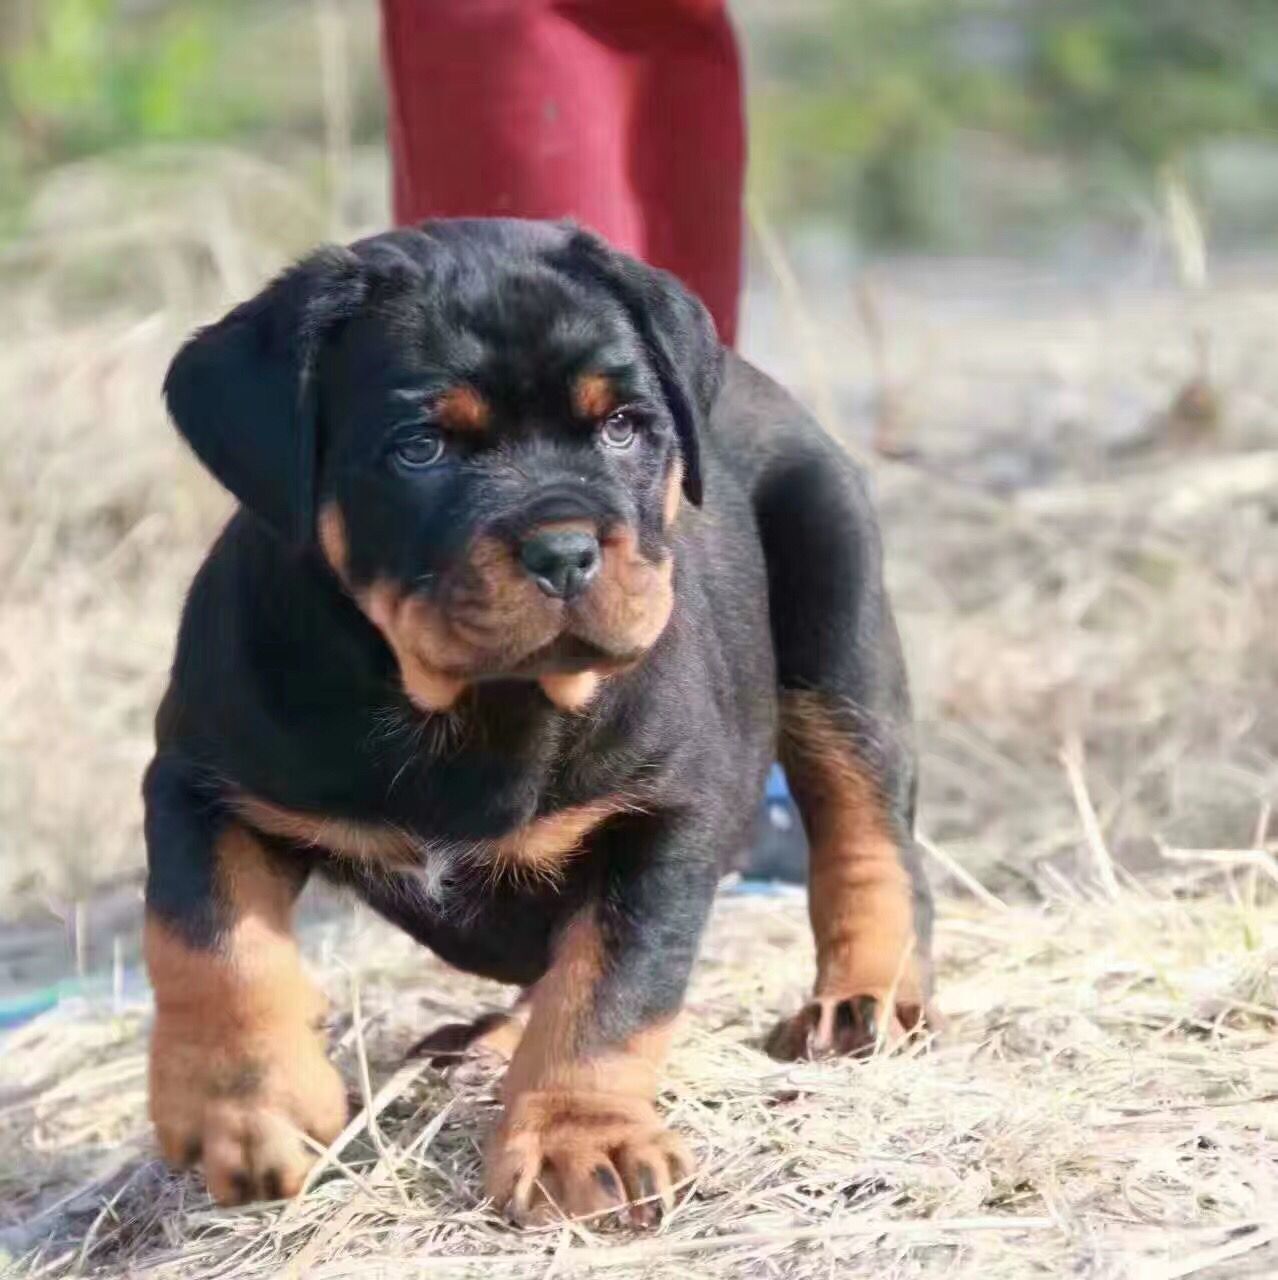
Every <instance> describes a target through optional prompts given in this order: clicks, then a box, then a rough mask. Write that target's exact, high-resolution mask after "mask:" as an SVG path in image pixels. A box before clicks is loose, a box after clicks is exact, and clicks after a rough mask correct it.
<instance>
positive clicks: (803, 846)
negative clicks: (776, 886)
mask: <svg viewBox="0 0 1278 1280" xmlns="http://www.w3.org/2000/svg"><path fill="white" fill-rule="evenodd" d="M741 874H742V877H743V878H744V879H746V880H780V881H782V882H783V883H786V884H804V883H805V882H806V881H807V878H808V841H807V837H806V836H805V835H804V832H803V822H802V820H801V819H800V817H799V810H798V806H797V805H796V804H795V803H794V797H793V796H791V794H790V788H789V786H788V785H787V783H786V780H785V772H784V770H782V768H781V766H780V765H779V764H774V765H773V766H772V769H771V772H769V774H768V781H767V785H766V786H765V787H764V789H763V802H762V804H761V806H760V810H759V817H758V821H757V822H756V823H755V834H754V843H753V844H752V845H751V847H750V851H749V853H748V855H747V856H746V859H745V863H744V866H743V867H742V869H741Z"/></svg>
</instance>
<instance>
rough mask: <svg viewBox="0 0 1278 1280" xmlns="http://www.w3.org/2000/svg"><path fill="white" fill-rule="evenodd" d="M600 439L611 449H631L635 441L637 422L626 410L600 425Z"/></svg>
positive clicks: (620, 411)
mask: <svg viewBox="0 0 1278 1280" xmlns="http://www.w3.org/2000/svg"><path fill="white" fill-rule="evenodd" d="M599 439H600V440H601V441H602V442H603V444H604V445H606V446H607V447H608V448H609V449H629V448H630V446H631V445H632V444H633V443H634V439H635V420H634V418H632V417H631V416H630V414H629V413H627V412H626V411H625V410H624V409H621V410H618V411H617V412H616V413H614V414H613V415H612V416H611V417H608V418H605V419H604V420H603V422H601V423H600V424H599Z"/></svg>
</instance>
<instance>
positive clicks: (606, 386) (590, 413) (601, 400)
mask: <svg viewBox="0 0 1278 1280" xmlns="http://www.w3.org/2000/svg"><path fill="white" fill-rule="evenodd" d="M620 403H621V402H620V400H619V398H618V396H617V388H616V387H614V386H613V384H612V379H611V378H609V377H607V376H606V375H604V374H602V373H583V374H582V375H581V377H579V378H578V379H577V381H576V382H575V383H574V384H573V389H572V404H573V408H574V409H575V410H576V411H577V414H578V415H579V416H580V417H582V418H591V419H596V418H606V417H607V416H608V414H610V413H611V412H612V411H613V410H614V409H616V407H617V406H618V404H620Z"/></svg>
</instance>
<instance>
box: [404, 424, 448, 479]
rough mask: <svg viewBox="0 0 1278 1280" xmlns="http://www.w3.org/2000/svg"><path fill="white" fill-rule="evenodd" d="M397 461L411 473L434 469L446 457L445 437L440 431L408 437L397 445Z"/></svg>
mask: <svg viewBox="0 0 1278 1280" xmlns="http://www.w3.org/2000/svg"><path fill="white" fill-rule="evenodd" d="M394 456H395V461H396V462H398V463H399V464H400V466H402V467H406V468H407V469H408V470H410V471H421V470H422V469H423V468H425V467H433V466H434V465H435V464H436V463H437V462H438V461H439V460H440V459H441V458H442V457H443V456H444V437H443V436H442V435H440V433H439V432H438V431H423V432H422V433H421V434H420V435H415V436H406V437H405V438H404V439H402V440H399V441H397V442H396V444H395V449H394Z"/></svg>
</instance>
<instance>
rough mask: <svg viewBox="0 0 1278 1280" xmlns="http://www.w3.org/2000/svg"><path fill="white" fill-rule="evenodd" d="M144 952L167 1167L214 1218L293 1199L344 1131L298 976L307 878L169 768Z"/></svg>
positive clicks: (154, 812)
mask: <svg viewBox="0 0 1278 1280" xmlns="http://www.w3.org/2000/svg"><path fill="white" fill-rule="evenodd" d="M145 796H146V804H147V846H148V860H149V872H148V876H147V914H146V924H145V928H144V952H145V957H146V965H147V970H148V973H149V975H150V978H151V985H152V987H153V988H154V991H155V1026H154V1029H153V1031H152V1034H151V1061H150V1081H149V1085H150V1088H149V1092H150V1112H151V1119H152V1121H153V1123H154V1124H155V1130H156V1135H157V1137H158V1139H159V1143H160V1149H161V1151H162V1152H163V1154H164V1156H165V1158H166V1159H167V1160H168V1161H169V1162H170V1163H172V1164H175V1165H180V1166H186V1165H192V1164H197V1163H199V1164H202V1165H203V1168H204V1173H205V1177H206V1179H207V1182H208V1187H209V1192H210V1193H211V1194H212V1196H213V1198H214V1199H215V1200H217V1201H218V1202H219V1203H222V1204H239V1203H242V1202H244V1201H246V1200H253V1199H260V1198H266V1199H278V1198H280V1197H282V1196H292V1195H296V1194H297V1192H298V1191H299V1190H300V1188H301V1185H302V1182H303V1179H304V1178H305V1176H306V1171H307V1169H308V1168H309V1167H310V1165H311V1164H312V1163H313V1162H314V1159H315V1157H314V1154H313V1151H312V1149H311V1146H310V1145H309V1144H308V1142H307V1138H309V1139H310V1140H311V1142H319V1143H322V1144H327V1143H328V1142H330V1141H332V1139H333V1138H334V1137H336V1136H337V1134H338V1133H340V1132H341V1129H342V1125H343V1124H344V1123H345V1120H346V1094H345V1089H344V1088H343V1085H342V1081H341V1077H340V1076H339V1075H338V1074H337V1072H336V1071H335V1070H334V1069H333V1067H332V1066H331V1065H330V1064H329V1062H328V1060H327V1058H326V1057H325V1054H324V1044H323V1035H322V1030H321V1026H320V1023H321V1019H322V1017H323V1013H324V1001H323V999H322V997H321V995H320V993H319V992H318V991H317V990H316V989H315V987H314V986H313V985H312V984H311V982H310V981H309V979H308V978H307V977H306V975H305V973H304V972H303V970H302V965H301V960H300V957H299V955H298V951H297V944H296V943H295V942H294V940H293V936H292V927H291V916H292V910H293V902H294V899H295V898H296V896H297V893H298V890H299V889H300V888H301V886H302V882H303V879H304V868H303V867H301V866H299V864H297V863H295V862H293V861H292V860H289V859H286V858H284V857H282V856H280V855H278V854H276V853H274V852H272V851H271V850H270V849H269V848H268V847H267V846H266V845H264V844H263V842H262V841H261V839H260V838H259V837H257V836H255V835H253V834H252V833H250V832H249V831H248V830H246V829H245V828H243V827H241V826H238V825H236V824H235V823H234V822H232V821H230V820H229V818H228V816H227V815H226V814H225V812H224V811H222V810H221V808H220V806H218V805H217V804H216V803H214V802H210V800H209V799H208V797H207V796H205V795H203V794H202V793H201V791H200V789H199V788H198V786H196V785H194V784H193V782H192V779H191V777H190V776H189V772H188V770H187V769H186V768H185V767H184V766H183V765H181V764H180V763H178V762H176V761H174V760H173V759H171V758H161V759H160V760H157V761H156V763H155V764H154V765H152V767H151V770H150V772H149V773H148V775H147V781H146V786H145Z"/></svg>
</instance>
